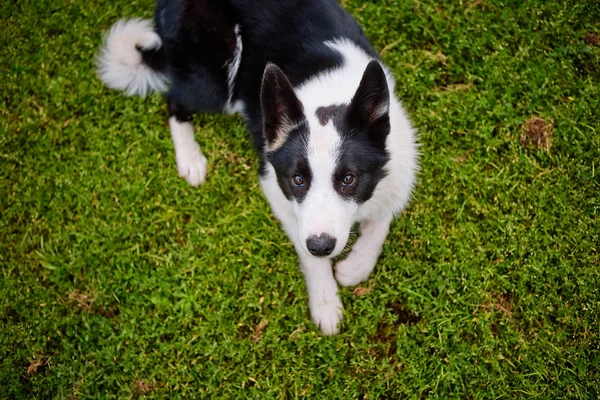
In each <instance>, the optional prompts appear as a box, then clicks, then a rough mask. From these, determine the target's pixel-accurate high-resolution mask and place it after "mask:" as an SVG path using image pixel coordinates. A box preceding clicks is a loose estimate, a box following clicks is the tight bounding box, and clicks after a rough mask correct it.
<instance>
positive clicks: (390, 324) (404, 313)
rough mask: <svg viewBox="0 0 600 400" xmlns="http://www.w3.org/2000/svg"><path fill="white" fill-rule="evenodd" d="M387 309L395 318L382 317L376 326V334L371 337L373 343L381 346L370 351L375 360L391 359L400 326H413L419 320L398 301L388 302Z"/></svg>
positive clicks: (394, 352)
mask: <svg viewBox="0 0 600 400" xmlns="http://www.w3.org/2000/svg"><path fill="white" fill-rule="evenodd" d="M387 308H388V311H389V312H390V314H392V315H394V316H395V318H390V317H388V316H385V317H383V318H382V319H381V320H380V321H379V323H378V324H377V332H376V333H375V334H374V335H373V336H371V340H372V341H373V342H375V343H380V344H381V346H379V347H375V348H374V349H373V350H372V351H373V355H374V356H375V358H377V359H382V358H384V357H386V356H387V357H393V356H394V355H395V354H396V338H397V337H398V328H399V327H400V325H414V324H416V323H417V322H419V321H420V320H421V317H419V316H418V315H415V314H413V313H411V312H410V311H409V310H408V309H407V308H406V307H405V306H404V305H403V304H402V303H400V302H399V301H398V300H392V301H391V302H389V303H388V304H387Z"/></svg>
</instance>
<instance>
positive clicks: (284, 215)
mask: <svg viewBox="0 0 600 400" xmlns="http://www.w3.org/2000/svg"><path fill="white" fill-rule="evenodd" d="M326 44H327V45H328V46H330V47H331V48H332V49H334V50H336V51H338V52H339V53H340V54H341V55H342V56H343V57H344V64H343V65H342V66H341V67H340V68H337V69H335V70H330V71H327V72H324V73H321V74H319V75H317V76H314V77H313V78H311V79H310V80H308V81H307V82H305V83H304V84H303V85H301V86H300V87H298V88H297V89H296V95H297V96H298V98H299V100H300V101H301V102H302V104H303V106H304V115H305V116H306V118H307V120H308V124H309V128H310V132H311V134H310V138H309V143H308V146H307V151H308V154H307V156H308V160H309V165H310V166H311V170H312V171H313V177H312V182H311V187H310V189H309V190H308V193H307V195H306V197H305V198H304V200H303V201H302V202H301V203H297V202H296V201H294V200H292V201H289V200H287V199H286V198H285V196H284V195H283V193H282V192H281V189H280V188H279V186H278V184H277V178H276V175H275V170H274V169H273V167H272V166H271V165H270V164H267V166H266V168H267V172H266V174H265V175H264V176H263V177H262V178H261V185H262V188H263V191H264V193H265V196H266V197H267V199H268V200H269V202H270V204H271V208H272V210H273V212H274V214H275V216H276V217H277V218H279V220H280V221H281V223H282V226H283V228H284V230H285V231H286V233H287V235H288V236H289V238H290V240H291V241H292V243H293V244H294V247H295V248H296V251H297V253H298V256H299V257H300V267H301V269H302V272H303V274H304V277H305V280H306V286H307V290H308V297H309V308H310V312H311V316H312V320H313V321H314V323H315V324H317V325H318V326H319V327H320V329H321V331H322V332H323V333H324V334H327V335H332V334H336V333H337V332H338V329H339V328H338V326H337V325H338V323H339V322H340V321H341V320H342V316H343V307H342V303H341V302H340V300H339V297H338V294H337V284H336V282H335V279H334V277H333V273H332V268H331V261H330V259H329V258H331V257H335V256H336V255H338V254H340V252H341V251H342V250H343V248H344V247H345V246H346V243H347V241H348V237H349V233H350V229H351V227H352V225H353V223H354V222H360V223H361V236H360V237H359V238H358V240H357V242H356V243H355V244H354V246H353V248H352V250H351V251H350V253H349V254H348V256H347V257H346V259H345V260H342V261H339V262H338V263H337V264H336V266H335V270H336V279H337V281H338V282H339V283H340V284H341V285H343V286H352V285H356V284H358V283H360V282H362V281H364V280H366V279H367V278H368V276H369V274H370V273H371V272H372V270H373V268H374V267H375V264H376V263H377V259H378V258H379V255H380V254H381V251H382V247H383V244H384V242H385V239H386V236H387V234H388V232H389V226H390V223H391V221H392V219H393V217H394V215H396V214H398V213H400V212H401V211H402V210H403V209H404V207H405V206H406V204H407V203H408V200H409V198H410V195H411V192H412V189H413V187H414V185H415V176H416V172H417V168H418V166H417V161H418V151H417V144H416V138H415V133H414V130H413V128H412V127H411V125H410V121H409V120H408V118H407V116H406V114H405V112H404V110H403V109H402V106H401V104H400V102H399V101H398V99H397V98H396V97H395V96H394V94H393V93H394V87H395V81H394V78H393V77H392V75H391V73H390V72H389V71H388V70H387V69H386V68H385V67H384V71H385V73H386V78H387V82H388V87H389V92H390V94H391V95H390V102H389V104H386V105H385V106H386V107H389V116H390V128H391V129H390V134H389V135H388V137H387V140H386V149H387V151H388V153H389V155H390V160H389V161H388V163H387V164H386V165H385V167H384V168H385V170H386V172H387V175H386V176H385V177H384V178H383V179H381V180H380V181H379V183H378V185H377V187H376V188H375V191H374V192H373V196H372V197H371V198H370V199H369V200H368V201H366V202H365V203H363V204H361V205H359V204H357V203H355V202H353V201H348V200H344V199H342V198H341V197H340V196H339V195H338V194H337V192H336V191H335V190H334V188H333V185H332V175H333V171H334V168H335V162H336V158H337V156H338V154H339V150H340V149H339V145H340V142H341V139H340V137H339V134H338V133H337V131H336V130H335V128H334V126H333V123H332V122H329V123H328V124H327V125H325V126H321V125H320V124H319V121H318V120H317V117H316V110H317V108H318V107H321V106H328V105H334V104H349V103H350V101H351V99H352V97H353V96H354V94H355V92H356V89H357V88H358V85H359V83H360V80H361V79H362V76H363V73H364V71H365V69H366V67H367V65H368V63H369V62H370V61H371V60H372V58H371V57H370V56H369V55H367V54H366V53H365V52H364V51H363V50H362V49H360V48H359V47H358V46H357V45H355V44H354V43H353V42H351V41H350V40H347V39H340V40H336V41H333V42H327V43H326ZM385 111H386V110H385V109H384V107H382V109H381V110H380V112H385ZM321 233H327V234H329V235H330V236H333V237H335V238H336V239H337V242H336V247H335V249H334V251H333V252H332V254H331V255H330V256H329V258H319V257H314V256H312V255H311V254H310V253H309V252H308V250H307V248H306V239H307V238H308V236H310V235H313V234H315V235H320V234H321Z"/></svg>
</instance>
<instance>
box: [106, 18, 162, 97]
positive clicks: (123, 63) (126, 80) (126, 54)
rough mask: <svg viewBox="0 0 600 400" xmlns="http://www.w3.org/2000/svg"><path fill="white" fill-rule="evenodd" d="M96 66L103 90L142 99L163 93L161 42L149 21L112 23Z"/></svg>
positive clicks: (132, 20)
mask: <svg viewBox="0 0 600 400" xmlns="http://www.w3.org/2000/svg"><path fill="white" fill-rule="evenodd" d="M97 65H98V74H99V75H100V79H101V80H102V81H103V82H104V83H105V84H106V86H108V87H109V88H111V89H118V90H123V91H125V93H126V94H127V95H128V96H133V95H139V96H141V97H145V96H146V95H147V94H148V93H149V92H152V91H157V92H164V91H166V90H167V86H168V79H167V76H166V75H165V73H164V69H165V68H164V66H165V60H164V51H163V49H162V40H161V39H160V36H158V34H157V33H156V32H155V31H154V29H153V27H152V22H151V21H150V20H143V19H129V20H120V21H118V22H116V23H115V24H114V25H113V26H112V27H111V28H110V31H109V32H108V35H107V36H106V38H105V40H104V44H103V45H102V48H101V50H100V54H99V56H98V59H97Z"/></svg>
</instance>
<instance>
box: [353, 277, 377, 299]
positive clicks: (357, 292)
mask: <svg viewBox="0 0 600 400" xmlns="http://www.w3.org/2000/svg"><path fill="white" fill-rule="evenodd" d="M373 286H375V281H374V280H371V281H370V282H369V285H368V286H367V287H364V286H358V287H357V288H356V289H354V290H353V291H352V294H353V295H355V296H356V297H360V296H364V295H365V294H369V293H371V292H372V291H373Z"/></svg>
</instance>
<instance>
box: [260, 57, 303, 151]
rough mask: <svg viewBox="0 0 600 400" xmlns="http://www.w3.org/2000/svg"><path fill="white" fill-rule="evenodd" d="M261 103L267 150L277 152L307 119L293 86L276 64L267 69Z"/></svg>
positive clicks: (263, 81) (264, 75)
mask: <svg viewBox="0 0 600 400" xmlns="http://www.w3.org/2000/svg"><path fill="white" fill-rule="evenodd" d="M260 102H261V106H262V116H263V136H264V138H265V141H266V144H267V150H269V151H272V150H276V149H277V148H278V147H280V146H281V145H282V144H283V143H284V142H285V139H286V138H287V135H288V134H289V132H290V130H291V129H292V128H293V126H294V125H295V124H297V123H299V122H300V121H302V120H303V119H304V118H305V117H304V113H303V107H302V103H301V102H300V100H298V98H297V97H296V94H295V93H294V89H293V88H292V84H291V83H290V81H289V80H288V78H287V77H286V76H285V74H284V73H283V71H281V69H279V67H278V66H276V65H275V64H268V65H267V67H266V68H265V72H264V74H263V79H262V88H261V93H260Z"/></svg>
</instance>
